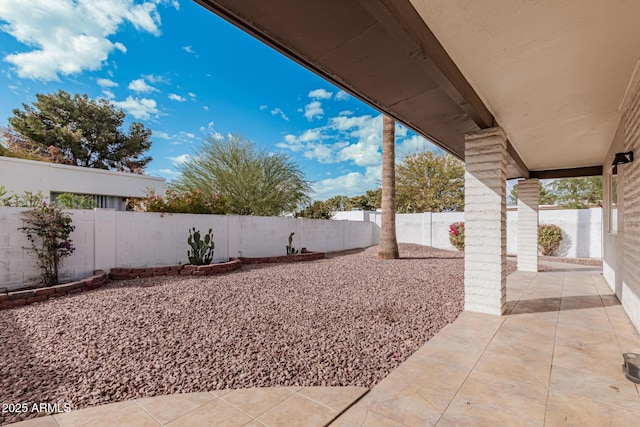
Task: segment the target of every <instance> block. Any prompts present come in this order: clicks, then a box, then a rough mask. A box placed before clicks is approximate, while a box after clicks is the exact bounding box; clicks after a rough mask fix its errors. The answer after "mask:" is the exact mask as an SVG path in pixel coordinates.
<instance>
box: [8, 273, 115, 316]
mask: <svg viewBox="0 0 640 427" xmlns="http://www.w3.org/2000/svg"><path fill="white" fill-rule="evenodd" d="M108 282H109V277H108V276H107V273H105V272H104V271H102V270H95V271H94V272H93V275H92V276H89V277H85V278H84V279H82V280H78V281H76V282H70V283H63V284H61V285H55V286H47V287H45V288H36V289H26V290H21V291H8V292H5V293H0V310H3V309H5V308H15V307H21V306H23V305H28V304H32V303H34V302H41V301H45V300H47V299H49V298H57V297H61V296H64V295H69V294H75V293H78V292H84V291H89V290H92V289H96V288H99V287H100V286H102V285H104V284H105V283H108Z"/></svg>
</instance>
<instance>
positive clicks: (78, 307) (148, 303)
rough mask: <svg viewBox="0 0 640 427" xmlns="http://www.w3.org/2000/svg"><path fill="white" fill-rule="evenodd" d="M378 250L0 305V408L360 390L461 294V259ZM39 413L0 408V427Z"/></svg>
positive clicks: (437, 323)
mask: <svg viewBox="0 0 640 427" xmlns="http://www.w3.org/2000/svg"><path fill="white" fill-rule="evenodd" d="M376 253H377V247H371V248H368V249H365V250H355V251H349V252H343V253H336V254H328V255H327V258H326V259H324V260H320V261H313V262H304V263H291V264H262V265H255V266H243V267H242V269H240V270H238V271H236V272H233V273H230V274H226V275H221V276H212V277H200V278H191V277H180V276H177V277H155V278H144V279H136V280H128V281H121V282H112V283H111V284H109V285H107V286H105V287H104V288H101V289H98V290H95V291H91V292H86V293H81V294H75V295H71V296H67V297H63V298H57V299H53V300H49V301H46V302H43V303H38V304H34V305H30V306H25V307H21V308H16V309H10V310H3V311H0V403H7V404H9V403H16V404H22V403H27V404H28V405H31V404H33V403H42V402H48V403H58V404H60V405H62V404H64V403H67V404H70V405H71V407H72V408H73V409H81V408H84V407H88V406H94V405H99V404H105V403H111V402H116V401H123V400H128V399H134V398H141V397H150V396H156V395H163V394H171V393H187V392H199V391H207V390H214V389H225V388H245V387H268V386H347V385H352V386H364V387H372V386H374V385H375V384H377V383H378V382H379V381H380V380H381V379H383V378H384V377H385V376H386V375H387V374H388V373H389V372H391V371H392V370H393V369H394V368H396V367H397V366H398V365H399V364H400V363H402V362H403V361H404V360H406V359H407V358H408V357H409V356H410V355H411V354H412V353H413V352H414V351H416V350H417V349H418V348H419V347H420V346H422V345H423V344H424V343H425V342H426V341H427V340H428V339H429V338H431V337H432V336H433V335H434V334H435V333H436V332H438V331H439V330H440V329H441V328H442V327H444V326H445V325H447V324H448V323H451V322H453V321H454V320H455V319H456V318H457V316H458V314H459V313H460V312H461V310H462V308H463V299H464V286H463V270H464V258H463V254H462V253H460V252H452V251H445V250H439V249H434V248H430V247H423V246H418V245H408V244H401V245H400V255H401V257H402V259H399V260H379V259H377V258H376ZM514 269H515V264H514V263H513V262H509V271H513V270H514ZM38 415H44V413H42V412H41V413H39V414H38V413H31V412H27V413H3V414H2V416H1V418H0V424H7V423H10V422H15V421H19V420H22V419H25V418H31V417H35V416H38Z"/></svg>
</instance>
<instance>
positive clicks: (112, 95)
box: [102, 89, 116, 99]
mask: <svg viewBox="0 0 640 427" xmlns="http://www.w3.org/2000/svg"><path fill="white" fill-rule="evenodd" d="M102 94H103V95H104V97H105V98H107V99H113V98H115V97H116V94H115V93H113V92H111V91H110V90H108V89H104V90H103V91H102Z"/></svg>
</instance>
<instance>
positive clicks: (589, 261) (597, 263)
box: [540, 256, 602, 267]
mask: <svg viewBox="0 0 640 427" xmlns="http://www.w3.org/2000/svg"><path fill="white" fill-rule="evenodd" d="M540 261H543V262H544V261H551V262H563V263H565V264H578V265H592V266H594V267H602V260H601V259H596V258H565V257H557V256H541V257H540Z"/></svg>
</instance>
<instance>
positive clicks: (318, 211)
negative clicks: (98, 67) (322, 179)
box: [294, 200, 333, 219]
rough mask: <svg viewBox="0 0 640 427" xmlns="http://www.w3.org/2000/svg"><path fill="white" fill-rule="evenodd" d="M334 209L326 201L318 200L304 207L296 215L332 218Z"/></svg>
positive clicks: (299, 216)
mask: <svg viewBox="0 0 640 427" xmlns="http://www.w3.org/2000/svg"><path fill="white" fill-rule="evenodd" d="M332 215H333V211H332V210H331V209H329V207H328V206H327V204H326V203H325V202H322V201H320V200H316V201H314V202H313V203H311V204H309V205H308V206H306V207H305V208H304V209H301V210H299V211H297V212H296V213H295V214H294V216H295V217H296V218H312V219H331V216H332Z"/></svg>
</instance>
